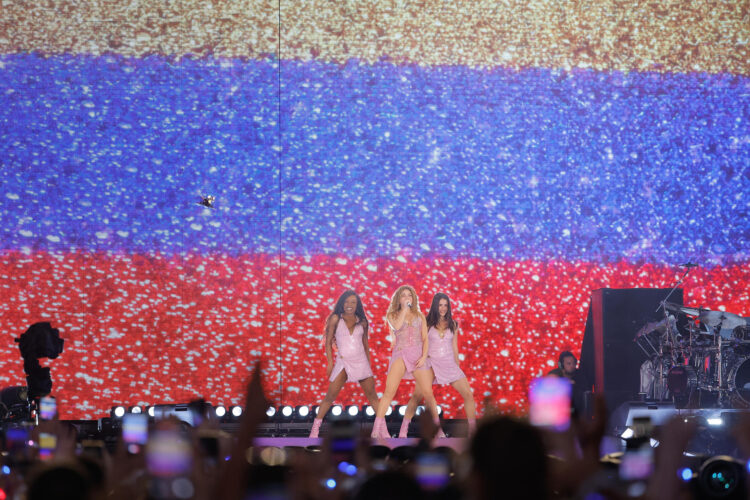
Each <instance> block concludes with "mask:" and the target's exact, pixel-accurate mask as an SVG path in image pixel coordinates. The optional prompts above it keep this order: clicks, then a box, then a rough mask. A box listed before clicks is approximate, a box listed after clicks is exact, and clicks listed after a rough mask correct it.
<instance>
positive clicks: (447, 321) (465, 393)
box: [398, 293, 477, 438]
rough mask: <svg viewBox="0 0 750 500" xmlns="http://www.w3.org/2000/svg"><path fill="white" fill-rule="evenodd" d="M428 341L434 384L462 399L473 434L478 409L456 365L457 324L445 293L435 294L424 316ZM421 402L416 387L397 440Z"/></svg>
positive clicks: (403, 435)
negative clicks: (451, 387)
mask: <svg viewBox="0 0 750 500" xmlns="http://www.w3.org/2000/svg"><path fill="white" fill-rule="evenodd" d="M427 328H428V332H427V338H428V341H429V347H428V351H427V352H428V358H427V359H428V361H429V363H430V367H431V368H432V372H433V374H434V381H435V382H436V383H438V384H440V385H447V384H450V385H452V386H453V388H454V389H456V391H458V393H459V394H460V395H461V397H462V398H463V399H464V411H466V419H467V421H468V423H469V434H472V433H473V432H474V429H475V428H476V425H477V416H476V415H477V410H476V405H475V404H474V395H473V394H472V393H471V387H470V386H469V381H468V380H467V379H466V375H465V374H464V372H463V371H462V370H461V368H460V367H459V366H458V364H459V361H458V332H459V329H458V323H457V322H456V320H454V319H453V316H452V314H451V301H450V299H449V298H448V296H447V295H446V294H444V293H437V294H435V296H434V297H433V298H432V304H431V305H430V312H429V313H427ZM421 399H422V394H421V392H420V390H419V387H416V388H415V390H414V393H413V394H412V396H411V399H409V403H408V404H407V405H406V413H405V414H404V420H403V421H402V422H401V430H400V431H399V433H398V437H400V438H405V437H406V436H407V433H408V432H409V423H410V422H411V419H412V417H413V416H414V413H415V412H416V409H417V404H418V403H419V401H420V400H421Z"/></svg>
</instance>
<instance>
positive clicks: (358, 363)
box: [310, 290, 378, 438]
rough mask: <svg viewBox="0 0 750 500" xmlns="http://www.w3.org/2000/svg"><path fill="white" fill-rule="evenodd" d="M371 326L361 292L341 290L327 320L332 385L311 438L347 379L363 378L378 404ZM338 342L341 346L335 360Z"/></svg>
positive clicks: (367, 391) (364, 386)
mask: <svg viewBox="0 0 750 500" xmlns="http://www.w3.org/2000/svg"><path fill="white" fill-rule="evenodd" d="M368 327H369V325H368V323H367V318H366V317H365V309H364V307H363V306H362V301H360V300H359V296H358V295H357V294H356V293H354V292H353V291H351V290H347V291H346V292H344V293H343V294H341V297H339V300H337V301H336V306H335V307H334V308H333V312H332V313H331V315H330V316H329V317H328V320H327V321H326V344H325V345H326V358H327V360H328V365H327V367H326V376H327V377H328V380H329V381H330V385H329V386H328V391H327V392H326V395H325V397H324V398H323V401H321V402H320V406H319V408H318V415H317V416H316V417H315V420H314V421H313V426H312V430H311V431H310V437H311V438H316V437H318V433H319V432H320V425H321V424H322V423H323V418H324V417H325V415H326V413H328V410H329V409H330V408H331V405H332V404H333V402H334V401H335V400H336V396H338V394H339V392H340V391H341V388H342V387H344V384H345V383H346V382H347V381H351V382H359V385H361V386H362V390H363V391H364V392H365V396H366V397H367V400H368V401H369V402H370V404H371V405H372V407H373V408H376V407H377V404H378V395H377V393H376V392H375V378H374V377H373V375H372V369H371V368H370V348H369V346H368V344H367V333H368V330H369V328H368ZM334 343H335V344H336V347H337V353H336V361H335V363H334V360H333V345H334Z"/></svg>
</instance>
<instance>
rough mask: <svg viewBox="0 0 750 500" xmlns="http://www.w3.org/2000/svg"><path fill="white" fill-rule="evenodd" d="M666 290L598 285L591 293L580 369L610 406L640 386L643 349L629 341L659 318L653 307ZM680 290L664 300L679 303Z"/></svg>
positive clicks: (658, 312) (590, 385)
mask: <svg viewBox="0 0 750 500" xmlns="http://www.w3.org/2000/svg"><path fill="white" fill-rule="evenodd" d="M669 291H670V289H669V288H601V289H599V290H594V292H593V293H592V294H591V301H590V303H589V312H588V317H587V319H586V330H585V331H584V335H583V345H582V346H581V364H580V370H581V373H582V375H583V376H584V378H585V380H586V384H587V386H588V387H592V388H593V390H594V392H595V393H604V395H605V398H606V400H607V406H608V407H609V409H610V410H614V408H616V407H617V406H619V405H620V404H622V403H623V402H624V401H627V400H629V399H633V398H634V397H635V396H636V395H637V393H638V391H639V389H640V368H641V364H642V363H643V362H644V361H645V360H646V355H645V353H644V352H643V351H642V350H641V349H640V347H638V344H636V342H635V336H636V333H637V332H638V330H640V329H641V327H643V325H645V324H646V323H648V322H653V321H659V320H661V319H663V318H664V310H663V309H659V311H657V310H656V309H657V308H658V307H659V304H660V303H661V302H662V301H663V300H664V299H665V298H666V297H667V294H669ZM682 297H683V295H682V289H679V288H678V289H677V290H675V291H674V293H672V295H671V296H670V297H669V302H672V303H675V304H680V305H682Z"/></svg>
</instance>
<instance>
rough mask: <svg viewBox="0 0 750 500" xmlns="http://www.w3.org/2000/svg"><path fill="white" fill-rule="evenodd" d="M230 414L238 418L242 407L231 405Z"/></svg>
mask: <svg viewBox="0 0 750 500" xmlns="http://www.w3.org/2000/svg"><path fill="white" fill-rule="evenodd" d="M232 416H233V417H234V418H240V417H241V416H242V407H241V406H238V405H234V406H232Z"/></svg>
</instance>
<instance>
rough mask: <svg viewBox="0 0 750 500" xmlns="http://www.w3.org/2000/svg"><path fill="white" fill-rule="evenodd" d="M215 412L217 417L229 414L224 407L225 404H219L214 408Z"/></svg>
mask: <svg viewBox="0 0 750 500" xmlns="http://www.w3.org/2000/svg"><path fill="white" fill-rule="evenodd" d="M214 414H215V415H216V416H217V417H219V418H222V417H223V416H224V415H226V414H227V409H226V408H224V406H223V405H218V406H217V407H216V408H214Z"/></svg>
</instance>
